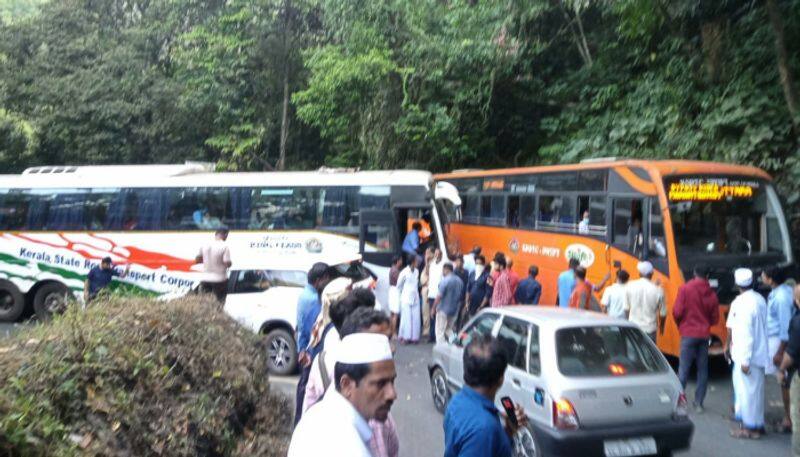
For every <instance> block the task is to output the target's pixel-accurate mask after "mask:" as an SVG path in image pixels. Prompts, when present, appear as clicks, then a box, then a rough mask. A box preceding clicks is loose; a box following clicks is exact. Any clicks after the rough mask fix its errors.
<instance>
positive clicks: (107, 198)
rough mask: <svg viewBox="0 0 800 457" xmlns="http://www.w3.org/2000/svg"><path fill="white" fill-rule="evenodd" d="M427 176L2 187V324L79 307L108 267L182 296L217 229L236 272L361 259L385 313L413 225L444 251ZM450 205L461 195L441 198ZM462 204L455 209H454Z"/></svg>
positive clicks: (97, 179) (53, 182) (173, 176)
mask: <svg viewBox="0 0 800 457" xmlns="http://www.w3.org/2000/svg"><path fill="white" fill-rule="evenodd" d="M434 192H435V189H434V187H433V179H432V176H431V174H430V173H428V172H423V171H374V172H373V171H365V172H359V171H350V170H335V169H321V170H319V171H316V172H276V173H217V172H214V171H213V168H212V167H211V166H210V165H209V164H202V163H186V164H184V165H111V166H78V167H71V166H53V167H36V168H31V169H28V170H25V171H24V172H23V173H22V174H20V175H3V176H0V320H2V321H14V320H18V319H19V318H20V317H21V316H22V315H23V314H24V313H26V312H30V310H32V311H34V312H36V313H37V315H40V316H42V317H47V316H49V314H50V313H51V312H52V310H54V309H56V308H58V307H60V306H61V305H62V304H63V301H64V299H65V297H67V296H68V293H69V292H72V293H73V294H75V296H76V297H77V298H79V299H80V296H81V291H82V289H83V281H84V279H85V278H86V274H87V273H88V271H89V269H90V268H91V267H92V266H94V265H96V264H98V263H99V262H100V259H102V258H103V257H106V256H109V257H111V258H112V259H113V260H114V262H115V263H117V264H118V265H125V264H129V265H130V272H129V274H128V275H127V277H125V278H123V279H118V280H115V281H114V282H112V284H111V285H110V288H112V289H114V290H120V291H122V292H125V293H131V294H142V295H150V296H161V295H165V294H170V295H174V294H180V293H183V292H187V291H189V290H191V289H192V288H194V287H195V285H196V284H197V282H198V281H199V280H200V279H201V276H199V273H198V272H197V266H195V265H194V258H195V256H196V254H197V252H198V249H199V248H200V246H202V245H203V244H204V243H206V242H207V241H208V240H209V239H211V238H212V237H213V232H214V230H215V229H217V228H220V227H227V228H228V229H229V230H230V236H229V238H228V243H229V246H230V248H231V255H232V257H233V261H234V263H237V262H246V263H249V264H253V263H255V262H254V261H257V260H258V258H259V257H260V256H270V255H281V256H286V255H295V254H296V255H298V256H302V255H307V254H314V255H315V256H319V255H320V254H335V253H337V252H339V253H350V252H352V253H357V254H360V255H361V257H362V259H363V261H364V264H365V265H366V266H367V267H368V268H369V269H370V270H372V271H373V273H374V274H375V275H376V276H377V285H376V295H377V298H378V301H379V302H380V303H383V304H386V303H387V302H388V300H387V294H388V271H389V265H390V263H391V258H392V257H393V256H394V255H396V254H399V253H401V244H402V240H403V238H404V236H405V234H406V232H407V231H408V230H409V227H410V226H411V223H412V222H413V220H424V221H426V222H428V224H427V225H429V226H430V231H431V236H430V238H429V240H428V243H429V244H430V243H432V244H435V245H436V246H438V247H440V248H441V249H442V250H443V252H446V250H444V237H443V236H440V234H441V233H442V231H441V226H442V225H441V221H440V218H439V214H438V212H437V210H436V205H435V203H434V202H435V196H434ZM442 194H443V195H444V196H445V198H453V195H456V196H455V198H458V197H457V194H456V193H455V192H453V191H452V189H443V192H442ZM454 203H455V202H454Z"/></svg>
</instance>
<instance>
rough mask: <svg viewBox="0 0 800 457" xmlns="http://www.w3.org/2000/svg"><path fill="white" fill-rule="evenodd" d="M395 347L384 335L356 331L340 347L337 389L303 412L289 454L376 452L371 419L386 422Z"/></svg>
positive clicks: (361, 455) (343, 456) (363, 455)
mask: <svg viewBox="0 0 800 457" xmlns="http://www.w3.org/2000/svg"><path fill="white" fill-rule="evenodd" d="M396 377H397V374H396V372H395V366H394V360H393V359H392V347H391V345H390V343H389V338H387V337H386V335H382V334H378V333H354V334H351V335H347V336H346V337H344V338H342V341H341V342H340V343H339V345H338V346H337V348H336V364H335V365H334V369H333V378H334V385H335V387H336V388H335V389H328V390H327V391H326V392H325V396H324V397H323V398H322V400H321V401H320V402H319V403H317V404H316V405H314V406H313V407H312V408H310V409H309V410H308V411H307V412H306V413H305V414H303V417H302V419H301V420H300V423H299V424H297V428H295V430H294V433H293V434H292V442H291V444H290V445H289V454H288V456H289V457H316V456H320V455H324V456H326V457H372V453H371V452H370V448H369V443H370V440H371V439H372V430H371V429H370V426H369V420H371V419H377V420H379V421H385V420H386V418H387V417H388V415H389V411H390V410H391V408H392V404H393V403H394V400H395V399H396V398H397V392H396V391H395V388H394V380H395V378H396Z"/></svg>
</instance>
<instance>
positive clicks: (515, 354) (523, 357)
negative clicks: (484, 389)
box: [495, 316, 543, 414]
mask: <svg viewBox="0 0 800 457" xmlns="http://www.w3.org/2000/svg"><path fill="white" fill-rule="evenodd" d="M530 339H531V324H530V323H529V322H526V321H524V320H522V319H517V318H515V317H511V316H504V317H503V321H502V322H501V323H500V326H499V328H498V330H497V341H498V342H500V345H501V346H503V348H505V350H506V354H507V356H508V368H507V369H506V375H505V379H504V381H503V386H502V387H501V388H500V391H499V392H498V395H497V397H495V400H496V404H497V405H496V406H497V407H498V409H500V410H502V405H500V399H501V398H503V397H510V398H511V400H512V401H513V402H514V403H515V404H519V405H522V407H523V408H524V409H525V411H527V412H528V413H529V414H530V413H531V412H533V411H536V410H540V409H542V405H536V404H535V403H534V393H535V391H536V389H537V388H540V389H541V386H539V385H538V384H537V382H536V379H535V378H534V377H533V376H532V375H531V374H530V373H529V365H530V362H531V360H530V358H531V357H530V355H531V354H530V350H529V347H530ZM537 345H538V331H537ZM536 361H538V358H537V360H536ZM536 361H534V365H535V362H536ZM533 368H534V369H536V368H537V367H536V366H534V367H533ZM537 371H539V370H538V369H537ZM542 390H543V389H542Z"/></svg>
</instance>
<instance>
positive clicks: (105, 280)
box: [83, 257, 131, 303]
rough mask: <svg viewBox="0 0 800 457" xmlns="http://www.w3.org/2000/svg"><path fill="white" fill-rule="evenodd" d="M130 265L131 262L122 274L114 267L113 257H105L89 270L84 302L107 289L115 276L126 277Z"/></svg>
mask: <svg viewBox="0 0 800 457" xmlns="http://www.w3.org/2000/svg"><path fill="white" fill-rule="evenodd" d="M130 267H131V265H130V264H128V265H125V270H124V271H123V272H122V274H120V272H119V271H118V270H117V269H116V268H115V267H114V263H113V262H112V261H111V257H104V258H103V260H101V261H100V265H99V266H98V265H96V266H94V267H93V268H92V269H91V270H89V274H88V275H86V281H84V282H83V301H84V303H89V302H90V301H92V300H94V299H95V297H97V294H99V293H100V291H101V290H103V289H105V288H106V287H108V285H109V284H111V280H112V279H113V278H114V276H117V277H119V278H124V277H125V276H127V275H128V271H129V270H130Z"/></svg>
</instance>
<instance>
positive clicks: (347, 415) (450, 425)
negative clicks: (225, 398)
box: [86, 230, 800, 457]
mask: <svg viewBox="0 0 800 457" xmlns="http://www.w3.org/2000/svg"><path fill="white" fill-rule="evenodd" d="M414 231H415V230H414ZM414 231H412V232H414ZM226 237H227V231H225V230H218V231H217V233H216V236H215V239H214V241H213V242H211V243H209V244H208V245H207V246H204V247H203V248H202V249H201V250H200V252H199V253H198V256H197V262H198V263H203V264H204V270H205V271H206V273H216V274H217V275H219V274H224V273H223V272H224V271H226V270H227V268H229V267H230V253H229V251H228V248H227V245H226V244H225V239H226ZM409 244H410V246H409V247H412V246H411V245H413V244H414V243H413V240H412V243H409ZM512 266H513V261H512V260H511V259H510V258H508V257H507V256H505V255H504V254H503V253H502V252H498V253H496V254H495V255H494V256H493V257H492V260H491V261H490V262H488V264H487V260H486V257H485V256H484V255H483V254H482V249H481V248H480V247H477V246H476V247H475V248H473V250H472V251H471V252H469V253H468V254H466V255H463V256H462V255H457V256H456V257H455V260H454V261H453V262H452V263H451V262H449V261H448V260H447V259H446V258H445V256H444V255H443V253H442V252H441V250H439V249H437V248H435V247H432V248H429V249H427V250H425V251H424V255H422V256H420V255H417V254H416V253H404V255H399V256H397V257H395V258H394V259H393V262H392V266H391V270H390V275H389V281H390V291H389V303H388V304H389V311H390V313H389V314H388V315H387V314H386V313H384V311H382V310H379V309H376V307H375V296H374V295H373V292H372V291H371V290H370V289H360V288H354V286H353V284H352V281H351V280H349V279H347V278H343V277H339V278H336V279H334V280H331V278H332V277H333V276H334V275H332V274H331V272H332V270H331V268H330V267H329V266H328V265H325V264H322V263H318V264H315V265H314V266H313V267H312V268H311V269H310V271H309V272H308V276H307V277H308V284H307V285H306V286H305V289H304V291H303V292H302V294H301V296H300V298H299V302H298V314H297V343H298V348H299V355H298V363H299V365H300V377H299V381H298V385H297V393H296V412H295V425H296V429H295V432H294V434H293V437H292V442H291V447H290V452H289V455H290V456H297V457H301V456H310V455H317V453H322V452H324V451H325V446H327V445H329V443H330V442H332V441H331V440H335V441H336V442H337V443H339V445H340V446H344V448H346V449H347V452H345V453H344V454H346V455H363V456H376V457H384V456H386V457H397V456H398V453H399V447H400V437H399V436H398V433H397V427H396V425H395V422H394V419H393V418H392V416H391V412H390V411H391V407H392V404H393V402H394V400H395V399H396V397H397V392H396V390H395V387H394V380H395V377H396V370H395V366H394V361H393V357H394V356H393V354H394V351H395V341H397V342H399V343H400V344H415V343H418V342H420V341H423V340H427V341H430V342H443V341H446V340H447V339H448V338H449V336H450V335H451V334H453V332H455V331H456V330H457V329H458V328H460V326H462V325H463V324H464V323H465V322H466V321H467V320H468V319H470V318H471V317H472V316H473V315H475V314H476V313H478V312H479V311H480V310H481V309H482V308H485V307H499V306H508V305H513V304H530V305H536V304H538V303H539V300H540V298H541V296H542V292H543V284H541V283H540V282H539V281H538V280H537V276H538V274H539V269H538V267H537V266H535V265H531V266H529V267H528V269H527V273H528V275H527V276H526V277H525V278H520V277H519V275H518V274H517V273H516V272H515V271H514V270H513V269H512ZM636 269H637V273H638V276H639V277H638V278H636V279H633V278H631V275H630V274H629V273H628V272H627V271H626V270H624V269H618V270H617V271H616V275H615V276H616V277H615V281H614V282H613V283H612V284H611V285H609V286H608V287H606V283H607V282H608V281H609V279H610V275H606V276H605V277H604V278H603V279H602V281H600V282H599V283H597V284H595V283H592V282H591V281H589V280H588V279H587V270H586V268H585V267H584V266H582V265H581V264H580V263H579V262H578V261H577V260H575V259H570V260H569V264H568V268H567V269H566V270H565V271H563V272H562V273H561V274H559V275H558V279H557V283H556V284H554V285H553V286H554V287H555V288H556V292H557V305H558V306H561V307H569V308H578V309H585V310H595V311H600V312H604V313H607V314H609V315H610V316H613V317H616V318H621V319H628V320H630V321H631V322H633V323H635V324H636V325H637V326H638V327H639V328H641V330H642V331H643V333H645V334H646V335H647V336H648V337H649V338H650V339H652V340H653V342H655V341H656V339H657V336H658V334H660V333H663V332H664V326H665V322H666V317H667V307H666V304H665V294H664V290H663V288H662V287H661V284H660V282H659V280H658V279H654V268H653V265H652V264H651V263H650V262H647V261H642V262H639V263H638V264H637V268H636ZM126 273H127V269H126V271H124V272H122V273H121V274H120V273H119V272H118V271H117V270H116V269H115V268H114V267H113V265H112V264H111V261H110V259H104V260H103V262H101V264H100V265H99V266H98V267H96V268H95V269H94V270H93V271H92V272H91V273H90V275H89V279H88V280H87V284H86V294H87V297H93V296H94V295H96V294H97V293H98V291H99V290H101V289H102V288H103V287H105V286H106V285H107V283H108V282H110V279H111V277H112V276H113V275H125V274H126ZM693 276H694V277H693V279H691V280H689V281H687V282H686V283H685V284H684V285H682V286H681V287H680V289H679V290H678V294H677V297H676V299H675V303H674V306H673V308H672V317H673V318H674V320H675V323H676V324H677V327H678V331H679V333H680V336H681V344H680V362H679V372H678V377H679V380H680V382H681V384H682V385H683V387H684V389H685V388H686V385H687V383H688V380H689V375H690V371H691V369H692V368H693V367H695V368H696V372H697V384H696V388H695V395H694V399H693V403H694V409H695V412H696V413H702V412H703V411H704V406H703V404H704V400H705V396H706V390H707V385H708V351H709V338H710V337H711V333H710V329H711V327H713V326H714V325H716V324H717V323H718V322H719V319H720V318H721V316H720V310H719V302H718V299H717V294H716V292H715V290H714V288H713V287H712V286H711V283H710V281H709V276H710V270H709V269H708V268H707V267H705V266H703V265H697V266H696V267H695V268H694V271H693ZM214 279H216V278H215V277H212V276H209V277H208V279H207V281H206V282H204V283H203V288H204V290H206V291H207V292H210V293H214V294H216V295H217V298H218V299H220V300H224V296H220V294H221V293H223V292H222V288H220V287H218V283H219V281H215V280H214ZM734 280H735V285H736V287H737V289H738V291H739V295H738V296H737V297H736V298H735V299H734V300H733V302H732V303H731V305H730V310H729V313H728V316H727V320H726V322H725V325H726V327H727V329H728V337H727V346H726V347H725V355H726V359H727V360H728V361H729V363H730V364H731V365H732V384H733V408H732V410H733V418H734V419H735V421H736V422H737V423H738V426H737V427H736V428H734V429H733V430H732V431H731V436H733V437H735V438H741V439H758V438H760V437H761V436H762V435H763V434H764V433H765V417H764V410H765V382H766V378H767V376H772V377H774V378H775V379H776V382H777V383H778V385H779V387H780V389H781V392H782V400H783V406H784V414H783V418H782V420H781V422H780V424H778V427H777V428H778V430H779V431H786V432H788V431H792V432H793V439H792V446H793V452H794V455H797V456H800V430H798V429H800V417H799V415H800V413H799V412H798V411H800V382H791V380H792V379H793V378H794V377H795V376H796V373H797V366H798V365H800V313H799V312H797V309H796V307H797V308H800V285H798V286H796V287H795V288H794V290H793V289H792V285H790V283H791V281H789V278H788V277H787V275H786V272H785V271H784V270H783V269H781V268H767V269H765V270H764V271H763V272H762V273H761V277H760V280H761V282H762V284H763V285H765V286H768V287H769V288H770V289H771V291H770V293H769V295H768V297H767V298H766V299H765V298H764V297H763V296H762V295H761V294H760V293H759V292H758V291H756V280H755V278H754V275H753V272H752V271H751V270H749V269H746V268H739V269H737V270H735V271H734ZM601 291H602V295H601V298H600V300H599V301H597V300H596V293H598V292H601ZM505 357H506V355H505V354H504V352H503V350H502V349H501V348H500V347H499V346H498V344H497V342H496V341H494V340H492V339H491V338H488V339H487V338H477V339H475V340H472V341H471V342H470V343H469V344H468V345H467V347H466V348H465V351H464V381H465V385H466V387H465V388H464V389H462V390H461V391H460V392H459V393H458V394H456V395H455V396H454V397H453V399H452V400H451V402H450V405H449V407H448V410H447V412H446V415H445V421H444V428H445V447H446V450H445V455H446V456H450V455H452V456H455V455H492V456H494V455H498V456H501V455H502V456H505V455H510V451H509V449H510V438H511V437H512V436H514V433H515V431H516V430H517V428H518V427H519V426H521V425H524V424H525V415H524V411H521V410H519V411H518V422H517V423H516V424H512V422H513V421H508V420H506V423H505V424H503V423H501V421H500V420H499V419H498V414H497V410H496V409H494V397H495V395H496V393H497V390H498V389H499V387H500V386H501V385H502V382H503V374H504V372H505V368H506V366H507V363H508V362H507V359H506V358H505ZM476 430H480V433H477V432H476ZM326 436H327V437H330V438H331V440H326V439H325V437H326ZM326 442H327V443H326ZM469 452H472V454H469Z"/></svg>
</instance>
